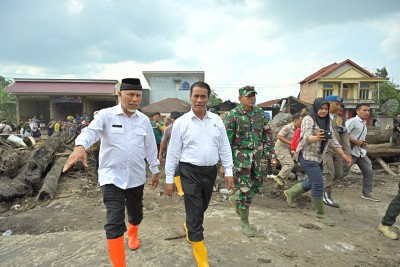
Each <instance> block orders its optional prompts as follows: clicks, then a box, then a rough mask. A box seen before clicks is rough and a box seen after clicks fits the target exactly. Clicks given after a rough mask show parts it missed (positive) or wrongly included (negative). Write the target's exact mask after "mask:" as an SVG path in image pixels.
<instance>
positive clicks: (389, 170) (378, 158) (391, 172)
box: [375, 157, 397, 177]
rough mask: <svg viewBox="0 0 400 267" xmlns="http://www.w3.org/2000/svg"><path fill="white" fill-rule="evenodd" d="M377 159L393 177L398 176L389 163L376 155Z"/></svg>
mask: <svg viewBox="0 0 400 267" xmlns="http://www.w3.org/2000/svg"><path fill="white" fill-rule="evenodd" d="M375 159H376V160H377V161H378V162H379V164H380V165H381V166H382V168H383V169H384V170H385V171H386V172H387V173H388V174H389V175H390V176H392V177H396V176H397V174H396V173H394V172H393V171H392V170H391V169H390V168H389V166H388V165H386V163H385V162H384V161H383V160H382V159H381V157H375Z"/></svg>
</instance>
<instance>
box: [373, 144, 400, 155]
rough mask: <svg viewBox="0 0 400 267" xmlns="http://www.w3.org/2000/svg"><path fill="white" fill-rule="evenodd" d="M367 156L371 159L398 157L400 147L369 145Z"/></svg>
mask: <svg viewBox="0 0 400 267" xmlns="http://www.w3.org/2000/svg"><path fill="white" fill-rule="evenodd" d="M367 154H368V156H371V157H396V156H397V157H398V156H399V155H400V145H394V144H390V143H386V144H369V145H368V148H367Z"/></svg>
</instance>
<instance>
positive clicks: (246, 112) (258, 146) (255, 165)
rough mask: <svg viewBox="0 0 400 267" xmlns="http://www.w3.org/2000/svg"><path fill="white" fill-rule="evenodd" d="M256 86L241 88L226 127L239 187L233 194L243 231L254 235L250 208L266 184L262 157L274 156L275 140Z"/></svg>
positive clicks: (232, 199) (269, 157)
mask: <svg viewBox="0 0 400 267" xmlns="http://www.w3.org/2000/svg"><path fill="white" fill-rule="evenodd" d="M256 94H257V92H256V91H255V89H254V87H253V86H244V87H242V88H240V89H239V101H240V105H239V106H237V107H236V108H234V109H232V110H231V111H230V112H229V113H228V115H227V116H226V118H225V127H226V132H227V134H228V138H229V143H230V144H231V148H232V156H233V162H234V174H235V176H234V179H235V187H236V188H237V189H238V190H237V191H236V192H235V194H234V195H233V196H232V197H231V198H230V201H231V202H232V204H233V205H234V206H235V211H236V213H237V214H238V215H239V216H240V224H241V226H242V231H243V234H244V235H246V236H247V237H253V236H254V232H253V230H252V229H251V227H250V224H249V208H250V205H251V203H252V201H253V198H254V195H255V194H257V193H258V192H259V188H260V187H261V186H262V185H263V176H262V173H261V161H262V159H263V158H264V157H266V158H267V159H272V156H273V155H274V142H273V139H272V134H271V129H270V127H269V125H268V120H267V118H266V117H265V115H264V112H263V110H262V109H261V108H259V107H257V106H256V105H255V104H256Z"/></svg>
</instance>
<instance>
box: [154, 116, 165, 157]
mask: <svg viewBox="0 0 400 267" xmlns="http://www.w3.org/2000/svg"><path fill="white" fill-rule="evenodd" d="M160 116H161V114H160V112H155V113H154V114H153V120H152V121H151V126H152V127H153V132H154V137H155V139H156V144H157V153H159V152H160V144H161V139H162V135H163V133H162V130H161V128H162V127H163V126H164V124H163V123H162V122H160Z"/></svg>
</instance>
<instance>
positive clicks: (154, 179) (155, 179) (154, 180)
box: [150, 173, 160, 190]
mask: <svg viewBox="0 0 400 267" xmlns="http://www.w3.org/2000/svg"><path fill="white" fill-rule="evenodd" d="M159 183H160V179H158V173H156V174H153V177H152V178H151V184H150V189H151V190H154V189H156V188H157V186H158V184H159Z"/></svg>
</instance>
